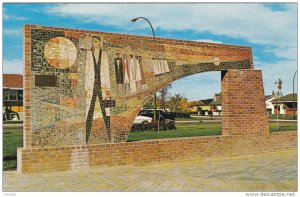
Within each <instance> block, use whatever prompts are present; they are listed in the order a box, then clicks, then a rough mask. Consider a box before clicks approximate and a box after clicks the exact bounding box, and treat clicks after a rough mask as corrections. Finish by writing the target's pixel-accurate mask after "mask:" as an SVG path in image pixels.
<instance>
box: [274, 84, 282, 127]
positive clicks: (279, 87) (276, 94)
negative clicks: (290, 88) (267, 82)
mask: <svg viewBox="0 0 300 197" xmlns="http://www.w3.org/2000/svg"><path fill="white" fill-rule="evenodd" d="M275 85H277V92H276V93H275V92H274V90H273V91H272V95H273V96H275V99H274V100H275V102H276V105H275V107H276V108H277V109H276V114H277V130H278V114H279V113H280V105H278V101H279V98H280V97H282V80H281V79H280V78H279V79H278V81H275ZM278 108H279V112H278Z"/></svg>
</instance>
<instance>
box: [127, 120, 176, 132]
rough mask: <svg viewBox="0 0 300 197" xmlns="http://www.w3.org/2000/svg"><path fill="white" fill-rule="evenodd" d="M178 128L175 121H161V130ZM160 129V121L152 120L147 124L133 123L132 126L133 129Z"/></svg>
mask: <svg viewBox="0 0 300 197" xmlns="http://www.w3.org/2000/svg"><path fill="white" fill-rule="evenodd" d="M174 129H176V126H175V122H174V121H167V122H160V123H159V130H160V131H166V130H174ZM157 130H158V122H157V121H156V122H151V123H147V124H133V125H132V127H131V131H157Z"/></svg>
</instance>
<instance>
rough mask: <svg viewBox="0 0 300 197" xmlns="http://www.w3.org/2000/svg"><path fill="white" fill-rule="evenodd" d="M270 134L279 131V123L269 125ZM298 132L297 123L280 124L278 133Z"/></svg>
mask: <svg viewBox="0 0 300 197" xmlns="http://www.w3.org/2000/svg"><path fill="white" fill-rule="evenodd" d="M269 128H270V132H276V131H277V123H276V122H270V123H269ZM295 130H297V123H296V122H278V131H295Z"/></svg>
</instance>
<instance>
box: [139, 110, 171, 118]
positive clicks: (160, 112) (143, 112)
mask: <svg viewBox="0 0 300 197" xmlns="http://www.w3.org/2000/svg"><path fill="white" fill-rule="evenodd" d="M139 115H141V116H147V117H150V118H152V119H153V116H154V110H153V109H143V110H141V111H140V112H139ZM158 117H160V119H159V121H174V120H175V113H173V112H167V111H165V110H162V109H157V110H156V121H157V120H158Z"/></svg>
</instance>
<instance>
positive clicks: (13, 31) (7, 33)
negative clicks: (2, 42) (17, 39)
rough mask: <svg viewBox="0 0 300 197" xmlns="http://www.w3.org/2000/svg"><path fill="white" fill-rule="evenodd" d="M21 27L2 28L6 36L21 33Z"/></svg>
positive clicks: (19, 34)
mask: <svg viewBox="0 0 300 197" xmlns="http://www.w3.org/2000/svg"><path fill="white" fill-rule="evenodd" d="M22 33H23V32H22V28H16V29H8V28H5V29H3V34H4V35H6V36H21V35H22Z"/></svg>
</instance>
